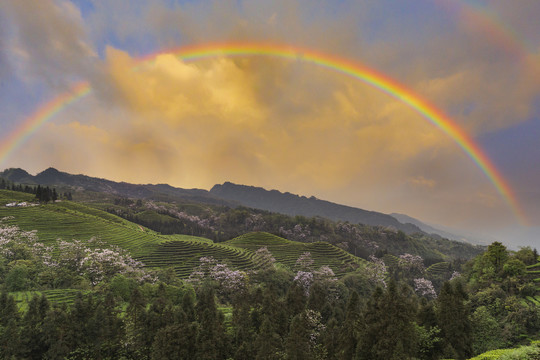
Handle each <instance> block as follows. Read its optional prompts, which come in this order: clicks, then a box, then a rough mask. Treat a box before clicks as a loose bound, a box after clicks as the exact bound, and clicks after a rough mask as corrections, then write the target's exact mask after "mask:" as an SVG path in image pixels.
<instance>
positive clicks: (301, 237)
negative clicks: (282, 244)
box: [279, 224, 311, 242]
mask: <svg viewBox="0 0 540 360" xmlns="http://www.w3.org/2000/svg"><path fill="white" fill-rule="evenodd" d="M279 233H280V234H281V235H282V236H284V237H285V238H287V239H289V240H296V241H301V242H306V240H307V238H308V237H309V236H311V230H310V229H309V226H308V225H306V226H304V227H302V225H300V224H296V225H294V227H293V228H292V229H285V228H284V227H283V226H281V227H280V228H279Z"/></svg>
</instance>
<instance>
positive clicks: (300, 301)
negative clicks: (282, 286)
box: [285, 282, 306, 319]
mask: <svg viewBox="0 0 540 360" xmlns="http://www.w3.org/2000/svg"><path fill="white" fill-rule="evenodd" d="M285 301H286V306H287V310H288V315H289V317H290V318H291V319H292V318H293V317H294V316H296V315H298V314H300V313H301V312H302V311H304V309H305V308H306V294H305V293H304V288H303V287H302V286H300V285H299V284H298V283H296V282H294V283H293V284H292V285H291V286H290V287H289V291H288V292H287V297H286V299H285Z"/></svg>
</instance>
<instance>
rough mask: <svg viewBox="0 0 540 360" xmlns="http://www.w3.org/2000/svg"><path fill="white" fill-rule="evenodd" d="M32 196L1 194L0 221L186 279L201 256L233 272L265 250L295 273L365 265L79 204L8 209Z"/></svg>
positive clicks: (309, 247)
mask: <svg viewBox="0 0 540 360" xmlns="http://www.w3.org/2000/svg"><path fill="white" fill-rule="evenodd" d="M32 199H33V196H32V195H29V194H23V193H18V192H12V191H5V190H1V191H0V218H2V217H6V216H13V219H10V220H8V221H7V223H8V224H15V225H18V226H19V227H20V228H21V229H23V230H37V231H38V237H39V239H40V241H42V242H45V243H51V242H54V241H56V240H57V239H59V238H60V239H62V240H65V241H70V240H72V239H77V240H82V241H84V240H88V239H90V238H91V237H94V236H96V237H98V238H99V239H101V240H102V241H103V242H105V243H108V244H111V245H117V246H120V247H122V248H124V249H126V250H128V251H129V252H130V253H131V255H132V256H133V257H135V258H137V259H139V260H141V261H142V262H143V263H145V264H146V266H148V267H154V268H160V267H173V268H174V270H175V272H176V273H177V274H178V276H180V277H182V278H185V277H187V276H189V274H190V273H191V272H192V271H193V269H194V268H195V267H197V266H198V265H199V259H200V258H201V257H203V256H212V257H214V258H215V259H217V260H218V261H220V262H223V263H226V264H228V265H229V266H230V267H231V268H233V269H239V270H252V269H258V268H260V267H261V266H262V265H264V264H261V263H260V262H261V260H260V259H259V258H257V257H256V256H255V251H256V250H257V249H259V248H261V247H263V246H266V247H267V248H268V249H269V250H270V251H271V252H272V254H273V256H274V257H275V258H276V260H277V262H279V263H280V264H282V265H283V266H286V267H288V268H290V269H293V270H294V265H295V263H296V260H297V259H298V257H299V256H300V255H301V254H303V253H304V252H310V253H311V255H312V258H313V260H314V261H315V264H314V266H315V267H316V268H318V267H320V266H323V265H328V266H330V267H331V268H332V270H333V271H334V272H335V273H336V275H338V276H342V275H344V274H345V273H347V272H350V271H353V270H354V269H356V268H357V267H359V266H361V265H362V264H363V263H364V262H363V260H361V259H359V258H356V257H354V256H353V255H351V254H349V253H347V252H346V251H344V250H342V249H340V248H338V247H335V246H333V245H331V244H328V243H324V242H317V243H301V242H296V241H289V240H286V239H283V238H280V237H278V236H275V235H271V234H268V233H252V234H246V235H243V236H240V237H238V238H235V239H233V240H230V241H227V242H225V243H214V242H212V241H211V240H209V239H204V238H200V237H194V236H188V235H167V236H165V235H161V234H158V233H156V232H154V231H151V230H149V229H146V228H144V227H142V226H140V225H137V224H134V223H131V222H129V221H127V220H124V219H122V218H120V217H118V216H116V215H112V214H110V213H107V212H105V211H102V210H99V209H96V208H94V207H89V206H86V205H84V204H81V203H76V202H71V201H61V202H56V203H50V204H42V205H37V206H10V207H6V206H5V205H6V204H8V203H12V202H13V201H18V202H22V201H26V202H31V201H32Z"/></svg>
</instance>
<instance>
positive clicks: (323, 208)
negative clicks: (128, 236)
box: [0, 168, 464, 241]
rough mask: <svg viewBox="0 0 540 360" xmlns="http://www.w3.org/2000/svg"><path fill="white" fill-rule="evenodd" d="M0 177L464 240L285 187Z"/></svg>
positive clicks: (18, 173) (8, 173) (17, 172)
mask: <svg viewBox="0 0 540 360" xmlns="http://www.w3.org/2000/svg"><path fill="white" fill-rule="evenodd" d="M0 177H2V178H4V179H6V180H10V181H12V182H16V183H21V184H29V185H31V184H41V185H46V186H56V187H68V188H71V189H72V190H73V191H82V190H86V191H93V192H104V193H108V194H111V195H114V196H119V197H130V198H142V199H154V200H158V201H159V200H172V201H174V200H182V201H193V202H198V203H205V204H214V205H225V206H229V207H238V206H246V207H250V208H255V209H261V210H267V211H271V212H277V213H282V214H286V215H302V216H306V217H311V216H320V217H324V218H328V219H330V220H334V221H336V220H341V221H349V222H351V223H361V224H366V225H372V226H384V227H393V228H395V229H397V230H401V231H403V232H405V233H407V234H412V233H417V232H425V233H428V234H436V235H438V236H441V237H443V238H448V239H453V240H462V241H463V240H464V239H463V237H462V236H459V235H455V234H452V233H450V232H447V231H443V230H438V229H436V228H434V227H431V226H429V225H427V224H425V223H423V222H421V221H419V220H416V219H414V218H412V217H409V216H407V215H403V214H391V215H388V214H383V213H379V212H375V211H368V210H363V209H359V208H355V207H351V206H345V205H340V204H336V203H332V202H329V201H325V200H319V199H317V198H315V197H309V198H308V197H305V196H299V195H294V194H291V193H288V192H285V193H282V192H280V191H277V190H266V189H263V188H261V187H254V186H246V185H237V184H233V183H230V182H226V183H224V184H222V185H215V186H214V187H213V188H212V189H211V190H210V191H207V190H203V189H182V188H176V187H173V186H170V185H167V184H157V185H152V184H145V185H137V184H130V183H126V182H115V181H111V180H106V179H101V178H95V177H90V176H86V175H72V174H69V173H66V172H61V171H58V170H56V169H54V168H48V169H47V170H45V171H43V172H41V173H39V174H37V175H35V176H33V175H31V174H29V173H28V172H27V171H25V170H23V169H14V168H11V169H6V170H4V171H3V172H0Z"/></svg>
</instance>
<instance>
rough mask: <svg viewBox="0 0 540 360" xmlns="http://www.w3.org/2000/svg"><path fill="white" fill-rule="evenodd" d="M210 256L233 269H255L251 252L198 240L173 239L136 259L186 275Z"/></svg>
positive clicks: (185, 276)
mask: <svg viewBox="0 0 540 360" xmlns="http://www.w3.org/2000/svg"><path fill="white" fill-rule="evenodd" d="M210 256H211V257H213V258H214V259H216V260H218V261H219V262H221V263H225V264H227V265H229V266H230V267H231V268H233V269H236V270H245V271H247V270H256V269H258V268H259V265H258V264H257V262H256V261H254V253H253V252H251V251H246V250H244V249H241V248H237V247H232V246H227V245H222V244H215V243H212V242H203V241H198V240H173V241H167V242H164V243H162V244H160V245H159V246H157V248H156V249H155V250H154V251H153V252H152V253H151V254H149V255H145V256H141V257H139V259H140V260H141V261H142V262H143V263H145V264H146V266H150V267H172V268H173V269H174V271H175V272H176V275H178V277H180V278H187V277H188V276H189V275H190V274H191V272H192V271H193V269H194V268H196V267H197V266H199V264H200V262H199V259H200V258H201V257H210Z"/></svg>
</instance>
